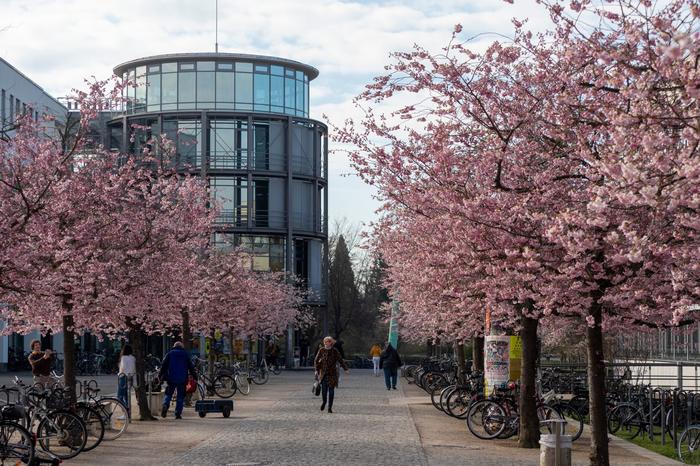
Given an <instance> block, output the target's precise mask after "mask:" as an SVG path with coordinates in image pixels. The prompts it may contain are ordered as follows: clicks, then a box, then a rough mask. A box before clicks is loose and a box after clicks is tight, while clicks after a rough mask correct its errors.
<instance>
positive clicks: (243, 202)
mask: <svg viewBox="0 0 700 466" xmlns="http://www.w3.org/2000/svg"><path fill="white" fill-rule="evenodd" d="M209 186H210V188H211V196H212V199H213V201H214V202H215V203H216V205H217V206H218V207H219V209H220V210H219V217H218V219H217V220H218V223H223V224H226V225H231V226H246V225H247V224H248V180H247V179H246V178H243V177H240V176H239V177H221V176H212V177H210V178H209Z"/></svg>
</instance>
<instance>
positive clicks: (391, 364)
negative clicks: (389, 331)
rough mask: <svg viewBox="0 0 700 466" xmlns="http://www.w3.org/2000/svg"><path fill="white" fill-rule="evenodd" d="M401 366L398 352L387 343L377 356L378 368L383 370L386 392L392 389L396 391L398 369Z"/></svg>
mask: <svg viewBox="0 0 700 466" xmlns="http://www.w3.org/2000/svg"><path fill="white" fill-rule="evenodd" d="M401 366H403V362H401V356H399V352H398V351H396V349H395V348H394V347H393V346H391V343H387V345H386V348H385V349H384V351H382V354H381V355H380V356H379V367H380V368H382V369H384V382H385V383H386V389H387V390H391V389H392V388H393V389H394V390H396V383H397V381H398V375H399V367H401Z"/></svg>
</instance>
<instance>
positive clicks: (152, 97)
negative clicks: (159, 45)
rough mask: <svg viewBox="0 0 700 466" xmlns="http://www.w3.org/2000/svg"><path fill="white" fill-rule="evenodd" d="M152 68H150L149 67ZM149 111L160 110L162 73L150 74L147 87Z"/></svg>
mask: <svg viewBox="0 0 700 466" xmlns="http://www.w3.org/2000/svg"><path fill="white" fill-rule="evenodd" d="M149 69H150V68H149ZM147 93H148V94H147V95H148V97H147V102H148V111H149V112H157V111H159V110H160V73H153V74H149V75H148V89H147Z"/></svg>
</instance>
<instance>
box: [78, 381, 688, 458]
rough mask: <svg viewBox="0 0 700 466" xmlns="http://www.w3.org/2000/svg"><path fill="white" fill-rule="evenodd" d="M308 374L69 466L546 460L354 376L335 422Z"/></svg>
mask: <svg viewBox="0 0 700 466" xmlns="http://www.w3.org/2000/svg"><path fill="white" fill-rule="evenodd" d="M311 381H312V374H311V373H310V372H292V371H289V372H284V373H283V374H282V375H280V376H272V377H271V378H270V382H269V383H268V384H266V385H263V386H253V390H252V392H251V394H250V395H249V396H248V397H245V396H241V395H236V396H235V399H236V405H235V410H234V413H233V415H232V416H231V418H230V419H224V418H223V417H221V416H220V415H216V414H209V415H207V417H206V418H204V419H200V418H198V417H197V416H196V414H195V413H194V410H193V409H192V408H188V409H186V410H185V413H184V419H183V420H181V421H180V420H175V419H173V418H172V415H171V417H169V418H167V419H164V420H159V421H157V422H138V421H136V422H133V423H132V424H131V425H130V426H129V430H128V431H127V433H126V434H125V435H124V436H123V437H122V438H120V439H117V440H115V441H113V442H103V444H102V445H100V446H99V447H98V448H97V449H96V450H94V451H92V452H86V453H82V454H81V455H79V456H78V457H77V458H75V459H74V460H70V461H67V462H65V464H68V465H74V464H75V465H110V466H112V465H114V466H126V465H140V466H141V465H143V466H146V465H178V466H180V465H181V466H185V465H188V466H189V465H208V466H209V465H212V466H225V465H226V466H228V465H230V466H236V465H238V466H263V465H265V466H267V465H280V466H292V465H314V466H316V465H318V466H325V465H337V464H340V465H343V466H345V465H348V466H355V465H371V466H384V465H389V466H394V465H397V466H398V465H401V466H403V465H411V466H412V465H416V466H455V465H474V466H476V465H485V466H489V465H499V466H500V465H511V464H512V465H533V466H534V465H537V464H539V451H538V450H522V449H519V448H517V446H516V443H515V441H513V440H506V441H485V440H479V439H477V438H475V437H473V436H471V434H470V433H469V432H468V430H467V428H466V425H465V423H464V421H460V420H457V419H452V418H449V417H447V416H446V415H444V414H442V413H440V412H439V411H438V410H436V409H435V408H434V407H433V406H432V404H430V400H429V398H428V397H427V395H426V394H425V393H424V392H423V391H422V390H420V389H418V388H416V387H415V386H412V385H406V384H403V381H401V382H400V384H399V390H396V391H395V390H391V391H387V390H386V389H385V388H384V386H383V385H384V382H383V378H381V377H373V376H372V375H371V371H370V370H353V371H352V373H351V374H350V375H348V376H345V377H344V378H343V381H342V386H341V388H339V389H338V390H337V391H336V403H335V406H334V413H333V414H328V413H327V412H321V411H320V410H319V406H320V397H319V398H317V397H314V396H313V395H312V394H311ZM629 445H631V444H629V443H628V442H624V441H621V440H620V441H617V440H614V441H613V443H612V445H611V459H612V463H613V464H615V465H621V466H622V465H624V466H633V465H634V466H642V465H652V464H653V465H667V464H668V465H671V464H678V463H675V462H673V461H672V460H667V459H666V458H664V457H662V456H659V455H655V454H654V453H651V452H647V451H646V450H643V449H642V450H641V451H638V450H635V449H634V448H628V447H629ZM574 464H576V465H579V464H588V463H587V440H586V439H582V440H581V441H580V442H577V443H576V444H575V448H574Z"/></svg>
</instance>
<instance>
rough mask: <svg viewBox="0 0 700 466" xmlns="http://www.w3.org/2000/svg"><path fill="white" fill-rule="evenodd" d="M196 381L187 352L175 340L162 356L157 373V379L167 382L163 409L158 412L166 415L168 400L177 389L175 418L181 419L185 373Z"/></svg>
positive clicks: (195, 374) (195, 373)
mask: <svg viewBox="0 0 700 466" xmlns="http://www.w3.org/2000/svg"><path fill="white" fill-rule="evenodd" d="M188 374H189V375H191V376H192V378H193V379H194V380H195V382H196V381H197V371H196V370H195V368H194V365H193V364H192V360H191V359H190V355H189V353H187V351H185V348H184V347H183V345H182V342H181V341H176V342H175V344H174V345H173V349H171V350H170V351H169V352H168V354H166V355H165V358H163V366H162V367H161V368H160V372H159V373H158V380H159V381H166V382H168V386H167V387H166V388H165V397H163V409H162V410H161V412H160V415H161V417H166V416H167V415H168V408H169V407H170V401H171V400H172V399H173V393H175V391H176V390H177V398H176V401H175V419H182V408H183V406H184V404H185V384H186V383H187V375H188Z"/></svg>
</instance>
